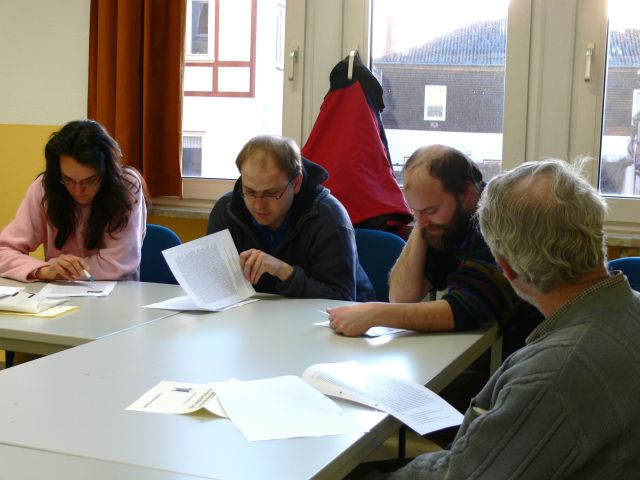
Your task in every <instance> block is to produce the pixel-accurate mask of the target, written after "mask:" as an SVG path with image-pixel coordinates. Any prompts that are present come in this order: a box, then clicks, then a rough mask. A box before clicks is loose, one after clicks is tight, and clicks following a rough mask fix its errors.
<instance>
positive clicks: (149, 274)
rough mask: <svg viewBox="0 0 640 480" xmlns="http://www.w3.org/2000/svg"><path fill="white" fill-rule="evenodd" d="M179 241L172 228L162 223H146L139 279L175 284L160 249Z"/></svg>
mask: <svg viewBox="0 0 640 480" xmlns="http://www.w3.org/2000/svg"><path fill="white" fill-rule="evenodd" d="M181 243H182V242H181V241H180V237H178V235H176V233H175V232H174V231H173V230H171V229H169V228H167V227H164V226H162V225H155V224H153V223H150V224H148V225H147V234H146V236H145V237H144V242H142V259H141V261H140V281H141V282H155V283H174V284H177V283H178V282H177V281H176V278H175V277H174V276H173V273H171V270H170V269H169V265H167V261H166V260H165V259H164V256H163V255H162V250H166V249H167V248H171V247H175V246H176V245H180V244H181Z"/></svg>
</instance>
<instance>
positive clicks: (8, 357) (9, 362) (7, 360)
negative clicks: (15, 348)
mask: <svg viewBox="0 0 640 480" xmlns="http://www.w3.org/2000/svg"><path fill="white" fill-rule="evenodd" d="M15 356H16V352H11V351H6V350H5V352H4V367H5V368H9V367H13V360H14V358H15Z"/></svg>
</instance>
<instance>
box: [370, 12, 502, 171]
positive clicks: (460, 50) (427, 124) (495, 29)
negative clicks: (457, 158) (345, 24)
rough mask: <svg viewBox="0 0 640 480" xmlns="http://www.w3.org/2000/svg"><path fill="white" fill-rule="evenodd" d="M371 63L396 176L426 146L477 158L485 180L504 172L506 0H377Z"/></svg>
mask: <svg viewBox="0 0 640 480" xmlns="http://www.w3.org/2000/svg"><path fill="white" fill-rule="evenodd" d="M371 8H372V23H371V25H372V27H371V33H370V36H371V51H372V52H371V53H372V55H371V57H372V61H371V65H372V71H373V72H374V74H375V75H376V76H377V77H378V79H379V81H380V83H381V84H382V88H383V92H384V102H385V109H384V110H383V112H382V122H383V124H384V127H385V130H386V134H387V139H388V142H389V152H390V155H391V161H392V164H393V165H394V170H395V172H396V178H397V179H398V180H399V181H400V180H401V179H400V177H399V175H400V172H401V170H402V165H403V163H404V159H405V158H407V157H408V156H409V155H411V153H412V152H413V151H414V150H416V149H417V148H418V147H421V146H423V145H428V144H432V143H442V144H446V145H449V146H452V147H455V148H457V149H458V150H460V151H462V152H464V153H466V154H467V155H469V156H470V157H471V158H472V159H473V160H474V161H475V162H476V163H477V164H478V166H479V167H480V169H481V170H482V172H483V176H484V178H485V180H489V179H490V178H491V177H493V176H494V175H495V174H496V173H498V172H499V171H500V165H501V159H502V146H503V145H502V123H503V121H502V119H503V109H504V84H505V72H506V69H505V66H506V45H507V12H508V2H507V1H506V0H491V1H484V2H478V1H470V0H448V1H447V0H442V1H439V0H432V1H424V0H372V2H371Z"/></svg>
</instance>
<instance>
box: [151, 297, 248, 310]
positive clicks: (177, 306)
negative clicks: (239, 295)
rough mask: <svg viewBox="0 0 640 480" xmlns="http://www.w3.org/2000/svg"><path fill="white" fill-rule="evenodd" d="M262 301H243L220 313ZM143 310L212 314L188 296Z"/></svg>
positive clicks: (165, 301)
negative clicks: (153, 309) (154, 309)
mask: <svg viewBox="0 0 640 480" xmlns="http://www.w3.org/2000/svg"><path fill="white" fill-rule="evenodd" d="M258 300H260V299H259V298H249V299H247V300H243V301H242V302H238V303H234V304H233V305H229V306H228V307H225V308H219V309H218V310H216V311H218V312H221V311H224V310H231V309H232V308H236V307H241V306H242V305H246V304H247V303H251V302H257V301H258ZM143 308H156V309H158V310H177V311H180V312H183V311H204V312H210V311H211V310H209V309H208V308H200V307H198V306H197V305H196V304H195V302H194V301H193V300H192V299H191V298H190V297H189V296H188V295H185V296H182V297H175V298H170V299H168V300H163V301H162V302H157V303H150V304H149V305H143Z"/></svg>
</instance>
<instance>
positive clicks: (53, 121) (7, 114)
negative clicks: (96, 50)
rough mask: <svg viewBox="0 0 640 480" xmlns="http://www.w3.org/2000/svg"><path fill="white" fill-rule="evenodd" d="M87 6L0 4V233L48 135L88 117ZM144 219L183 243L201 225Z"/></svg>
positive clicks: (59, 0)
mask: <svg viewBox="0 0 640 480" xmlns="http://www.w3.org/2000/svg"><path fill="white" fill-rule="evenodd" d="M90 6H91V1H90V0H55V1H51V0H31V1H29V2H24V1H23V0H0V72H2V74H0V178H2V199H3V201H2V202H1V203H0V228H3V227H4V226H5V225H6V224H7V223H8V222H9V221H10V220H11V219H12V218H13V217H14V215H15V211H16V208H17V207H18V205H19V203H20V201H21V200H22V197H23V195H24V192H25V191H26V189H27V186H28V185H29V184H30V183H31V182H32V181H33V180H34V178H35V177H36V176H37V174H38V173H39V172H41V171H42V170H43V169H44V153H43V152H44V145H45V143H46V141H47V138H48V137H49V135H50V134H51V133H52V132H54V131H55V130H58V129H59V128H60V127H61V126H62V125H64V124H65V123H67V122H69V121H71V120H76V119H80V118H85V117H86V115H87V69H88V54H89V14H90ZM150 221H156V223H161V224H163V225H167V226H168V227H169V228H173V229H175V230H176V231H177V233H178V235H180V237H181V238H182V239H183V240H185V239H192V238H196V236H201V235H202V234H203V232H204V230H205V227H206V221H198V220H194V221H189V220H185V219H176V220H175V221H173V220H172V219H169V218H166V217H163V218H151V219H150ZM197 232H200V234H199V235H197Z"/></svg>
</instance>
